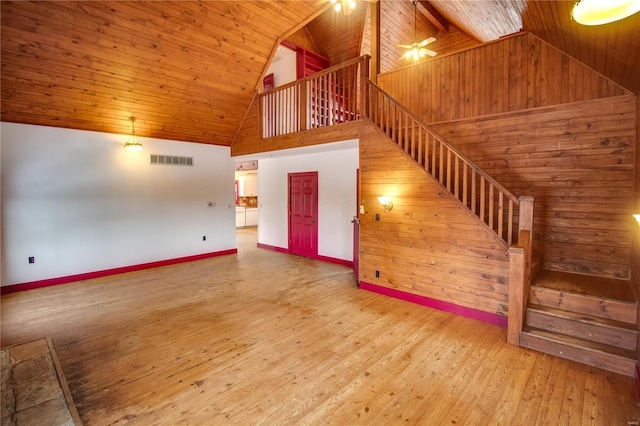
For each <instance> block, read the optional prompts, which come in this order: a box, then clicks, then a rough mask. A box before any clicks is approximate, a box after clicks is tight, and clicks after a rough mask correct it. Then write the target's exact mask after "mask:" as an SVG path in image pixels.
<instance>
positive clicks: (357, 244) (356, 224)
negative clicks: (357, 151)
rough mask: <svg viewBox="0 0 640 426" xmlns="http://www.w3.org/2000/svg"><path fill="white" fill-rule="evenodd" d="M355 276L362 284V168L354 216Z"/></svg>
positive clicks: (357, 178) (357, 185)
mask: <svg viewBox="0 0 640 426" xmlns="http://www.w3.org/2000/svg"><path fill="white" fill-rule="evenodd" d="M351 222H352V223H353V276H354V277H355V278H356V284H358V287H359V286H360V169H357V170H356V215H355V216H353V220H352V221H351Z"/></svg>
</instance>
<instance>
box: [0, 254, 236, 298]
mask: <svg viewBox="0 0 640 426" xmlns="http://www.w3.org/2000/svg"><path fill="white" fill-rule="evenodd" d="M237 252H238V249H235V248H234V249H229V250H222V251H216V252H212V253H203V254H196V255H193V256H185V257H178V258H175V259H167V260H159V261H157V262H149V263H141V264H139V265H131V266H123V267H120V268H113V269H104V270H102V271H95V272H86V273H83V274H76V275H67V276H65V277H58V278H49V279H46V280H39V281H31V282H28V283H21V284H14V285H9V286H4V287H0V294H7V293H15V292H16V291H24V290H31V289H34V288H42V287H49V286H52V285H59V284H67V283H71V282H75V281H83V280H89V279H93V278H101V277H106V276H109V275H116V274H124V273H125V272H134V271H142V270H144V269H151V268H158V267H160V266H168V265H175V264H177V263H184V262H193V261H194V260H202V259H208V258H210V257H218V256H225V255H227V254H234V253H237Z"/></svg>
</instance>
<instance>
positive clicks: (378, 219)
mask: <svg viewBox="0 0 640 426" xmlns="http://www.w3.org/2000/svg"><path fill="white" fill-rule="evenodd" d="M376 220H377V221H378V222H380V213H376Z"/></svg>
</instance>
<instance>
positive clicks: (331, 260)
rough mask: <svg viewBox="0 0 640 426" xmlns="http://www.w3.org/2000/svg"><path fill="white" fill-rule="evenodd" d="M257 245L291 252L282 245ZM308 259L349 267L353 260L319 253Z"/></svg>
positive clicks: (279, 251) (281, 251)
mask: <svg viewBox="0 0 640 426" xmlns="http://www.w3.org/2000/svg"><path fill="white" fill-rule="evenodd" d="M258 247H259V248H263V249H266V250H272V251H277V252H278V253H291V252H290V251H289V249H286V248H283V247H276V246H270V245H268V244H262V243H258ZM310 259H316V260H321V261H323V262H329V263H335V264H337V265H343V266H348V267H350V268H352V267H353V262H352V261H350V260H344V259H337V258H335V257H329V256H322V255H320V254H318V255H316V256H311V257H310Z"/></svg>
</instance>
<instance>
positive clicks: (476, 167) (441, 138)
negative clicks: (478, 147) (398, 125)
mask: <svg viewBox="0 0 640 426" xmlns="http://www.w3.org/2000/svg"><path fill="white" fill-rule="evenodd" d="M367 83H368V85H369V86H370V87H373V88H374V89H375V90H376V91H378V92H379V93H381V94H383V95H384V96H385V97H386V98H387V99H389V100H390V101H391V102H392V103H393V104H394V105H395V107H396V108H398V109H400V110H402V111H403V112H404V113H405V114H407V115H408V116H409V117H411V118H412V119H413V120H414V121H415V122H416V123H419V125H420V126H422V127H423V128H424V129H425V130H426V131H427V132H429V133H430V134H431V135H433V136H434V137H436V138H438V139H439V140H440V141H442V143H443V144H444V145H445V146H447V147H448V148H449V150H451V152H453V153H455V154H456V156H458V157H460V158H462V159H464V161H465V163H467V164H468V165H469V166H470V167H472V168H473V169H474V170H475V171H476V172H477V173H479V174H481V175H484V177H485V179H486V180H488V181H489V182H491V183H492V184H493V185H494V186H495V187H496V188H498V189H499V190H500V191H501V192H503V193H504V194H505V195H507V196H508V197H509V199H511V200H512V201H513V202H514V203H516V204H517V203H518V198H517V197H516V196H515V195H513V194H511V193H510V192H509V191H508V190H507V189H506V188H505V187H503V186H502V185H500V183H499V182H498V181H496V180H495V179H494V178H492V177H491V176H490V175H488V174H487V173H486V172H485V171H484V170H482V169H481V168H480V167H478V165H476V164H475V163H474V162H473V161H471V160H470V159H468V158H466V157H465V155H464V154H463V153H462V152H460V151H459V150H458V149H456V148H455V147H454V146H452V145H450V144H449V143H448V142H447V141H446V140H445V139H444V138H443V137H442V136H440V135H439V134H438V132H436V131H435V130H433V129H431V128H430V127H429V126H428V125H426V124H424V123H423V122H422V119H420V118H419V117H418V116H417V115H416V114H414V113H413V112H411V111H410V110H409V109H408V108H406V107H405V106H403V105H402V104H401V103H400V102H398V101H396V100H395V99H394V98H393V97H392V96H391V95H390V94H388V93H387V92H385V91H384V90H383V89H382V88H381V87H380V86H378V85H377V84H375V83H374V82H373V81H371V80H369V81H368V82H367ZM367 118H370V117H367Z"/></svg>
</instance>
